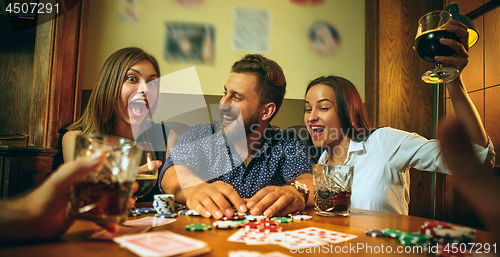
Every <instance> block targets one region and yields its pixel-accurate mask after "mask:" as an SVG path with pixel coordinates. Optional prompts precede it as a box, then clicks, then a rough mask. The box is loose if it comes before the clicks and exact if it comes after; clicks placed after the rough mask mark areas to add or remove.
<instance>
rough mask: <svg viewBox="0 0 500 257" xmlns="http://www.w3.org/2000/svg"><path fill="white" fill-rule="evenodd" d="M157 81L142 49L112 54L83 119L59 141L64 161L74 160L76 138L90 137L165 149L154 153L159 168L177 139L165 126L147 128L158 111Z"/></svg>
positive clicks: (157, 72)
mask: <svg viewBox="0 0 500 257" xmlns="http://www.w3.org/2000/svg"><path fill="white" fill-rule="evenodd" d="M159 78H160V68H159V66H158V62H157V61H156V59H155V58H154V57H153V56H152V55H150V54H148V53H146V52H144V51H143V50H142V49H140V48H136V47H128V48H123V49H120V50H118V51H116V52H115V53H113V54H112V55H111V56H110V57H109V58H108V59H107V60H106V62H105V63H104V65H103V67H102V69H101V71H100V73H99V76H98V78H97V82H96V84H95V86H94V89H93V90H92V94H91V95H90V99H89V102H88V104H87V107H86V109H85V111H84V112H83V115H82V117H81V118H80V119H79V120H78V121H76V122H75V123H73V124H71V125H70V126H68V127H67V130H68V132H67V133H65V134H64V136H63V139H62V149H63V158H64V161H65V162H68V161H70V160H72V159H73V157H74V156H73V155H74V148H75V139H76V137H77V136H78V135H80V134H90V133H93V134H106V135H113V136H118V137H123V138H127V139H131V140H134V139H135V140H145V141H148V142H151V143H153V144H159V145H158V146H157V145H153V147H154V149H161V148H163V149H166V151H157V152H156V159H157V160H159V161H157V165H158V167H160V166H161V164H162V163H164V162H165V159H166V155H167V152H168V149H169V148H170V147H171V146H173V145H174V144H175V141H176V140H177V138H178V136H177V135H176V134H175V132H174V131H172V130H170V128H168V127H166V126H162V125H160V124H154V123H153V126H150V125H146V124H151V122H147V121H150V120H149V119H150V117H151V113H154V111H155V110H156V107H157V100H158V94H159V86H160V82H159ZM140 131H145V132H143V133H140ZM134 132H135V134H136V137H135V138H134ZM138 134H141V135H140V136H139V137H137V135H138ZM158 134H159V135H161V140H159V138H157V135H158ZM152 135H154V138H153V136H152ZM161 144H163V146H162V145H161ZM160 147H161V148H160Z"/></svg>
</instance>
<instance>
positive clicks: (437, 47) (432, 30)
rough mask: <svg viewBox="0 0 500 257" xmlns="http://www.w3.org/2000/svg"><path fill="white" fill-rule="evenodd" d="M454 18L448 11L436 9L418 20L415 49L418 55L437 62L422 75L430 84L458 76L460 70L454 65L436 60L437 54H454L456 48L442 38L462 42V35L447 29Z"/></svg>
mask: <svg viewBox="0 0 500 257" xmlns="http://www.w3.org/2000/svg"><path fill="white" fill-rule="evenodd" d="M451 19H452V17H451V14H450V13H449V12H447V11H434V12H430V13H427V14H425V15H424V16H422V17H421V18H420V20H419V21H418V29H417V35H416V36H415V49H416V50H417V53H418V55H419V56H420V57H421V58H422V59H424V60H426V61H428V62H435V68H434V69H432V70H428V71H427V72H425V73H424V74H423V75H422V80H423V81H424V82H425V83H429V84H439V83H446V82H450V81H452V80H454V79H455V78H457V77H458V75H459V72H458V70H457V69H455V68H452V67H443V65H442V64H441V63H440V62H436V60H435V59H434V57H435V56H452V55H454V54H455V50H453V48H451V47H449V46H445V45H443V44H441V43H440V42H439V39H441V38H448V39H453V40H455V41H458V42H460V37H459V36H458V35H457V34H455V33H452V32H448V31H446V29H445V28H444V27H445V26H446V24H448V22H449V21H450V20H451Z"/></svg>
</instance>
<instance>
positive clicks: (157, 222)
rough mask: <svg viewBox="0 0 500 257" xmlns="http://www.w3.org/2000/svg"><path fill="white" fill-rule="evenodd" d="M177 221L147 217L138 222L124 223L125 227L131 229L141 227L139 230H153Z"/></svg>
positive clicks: (129, 221)
mask: <svg viewBox="0 0 500 257" xmlns="http://www.w3.org/2000/svg"><path fill="white" fill-rule="evenodd" d="M174 221H176V219H163V218H155V217H145V218H142V219H137V220H127V221H125V222H124V223H123V225H124V226H129V227H139V228H151V227H158V226H162V225H166V224H169V223H172V222H174Z"/></svg>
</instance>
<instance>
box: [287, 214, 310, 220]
mask: <svg viewBox="0 0 500 257" xmlns="http://www.w3.org/2000/svg"><path fill="white" fill-rule="evenodd" d="M291 217H292V219H293V220H311V219H312V216H309V215H295V216H291Z"/></svg>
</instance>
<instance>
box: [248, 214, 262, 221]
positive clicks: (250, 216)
mask: <svg viewBox="0 0 500 257" xmlns="http://www.w3.org/2000/svg"><path fill="white" fill-rule="evenodd" d="M245 219H246V220H248V221H253V222H255V221H259V220H265V219H267V217H266V216H264V215H258V216H253V215H247V217H246V218H245Z"/></svg>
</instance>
